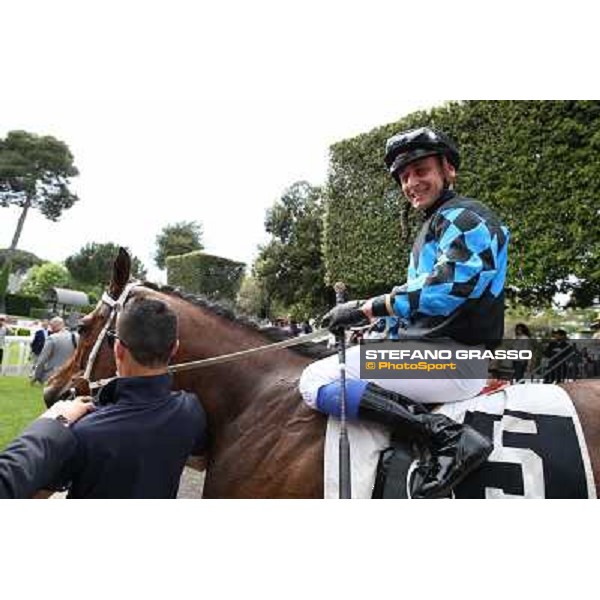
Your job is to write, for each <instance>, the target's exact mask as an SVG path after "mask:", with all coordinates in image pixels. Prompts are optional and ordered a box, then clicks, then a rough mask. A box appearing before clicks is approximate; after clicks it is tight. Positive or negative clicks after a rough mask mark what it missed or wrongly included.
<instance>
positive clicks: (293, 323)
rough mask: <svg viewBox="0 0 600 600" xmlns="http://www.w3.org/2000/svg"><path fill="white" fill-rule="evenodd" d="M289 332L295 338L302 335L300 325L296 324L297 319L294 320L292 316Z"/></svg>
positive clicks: (289, 319)
mask: <svg viewBox="0 0 600 600" xmlns="http://www.w3.org/2000/svg"><path fill="white" fill-rule="evenodd" d="M288 322H289V325H288V331H289V333H290V335H293V336H294V337H295V336H297V335H299V334H300V328H299V327H298V323H296V319H294V317H292V315H288Z"/></svg>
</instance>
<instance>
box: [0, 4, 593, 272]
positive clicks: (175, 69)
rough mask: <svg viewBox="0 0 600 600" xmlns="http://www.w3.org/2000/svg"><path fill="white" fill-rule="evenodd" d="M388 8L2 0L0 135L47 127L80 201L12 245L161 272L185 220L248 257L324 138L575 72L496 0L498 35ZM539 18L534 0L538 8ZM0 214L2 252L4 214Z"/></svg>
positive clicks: (316, 174)
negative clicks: (95, 248)
mask: <svg viewBox="0 0 600 600" xmlns="http://www.w3.org/2000/svg"><path fill="white" fill-rule="evenodd" d="M11 4H16V3H11ZM205 4H206V6H204V5H205ZM402 4H403V3H399V2H378V1H377V0H374V1H372V2H370V3H369V7H370V9H369V10H368V11H366V10H365V8H364V7H365V4H364V3H359V2H353V1H351V0H349V1H347V2H343V3H341V2H311V1H310V0H308V1H305V2H302V3H297V4H296V3H286V2H278V3H275V2H273V3H271V2H261V1H253V2H239V1H221V2H219V3H210V4H209V3H198V2H183V1H180V0H170V1H169V2H131V1H130V2H124V1H122V0H121V1H119V2H113V1H111V0H107V1H104V2H102V3H98V2H96V3H93V2H90V3H82V2H71V1H66V0H55V1H53V2H51V3H47V2H31V1H27V0H23V1H20V2H19V3H18V5H10V6H9V5H8V4H7V5H6V6H5V5H4V4H0V6H2V8H1V9H0V23H1V25H0V27H1V35H0V56H1V57H2V59H1V70H0V72H1V74H2V77H1V79H0V136H1V137H3V136H4V135H6V133H7V132H8V131H10V130H15V129H24V130H26V131H30V132H33V133H37V134H40V135H53V136H55V137H57V138H58V139H60V140H62V141H64V142H66V143H67V144H68V146H69V147H70V149H71V151H72V153H73V154H74V157H75V164H76V166H77V168H78V169H79V171H80V176H79V177H76V178H74V179H73V180H72V181H73V186H72V188H73V189H74V190H75V191H76V193H77V194H78V195H79V197H80V201H79V202H78V203H77V204H76V205H75V206H74V207H73V208H72V209H70V210H68V211H65V212H64V213H63V216H62V218H61V219H60V221H59V222H57V223H53V222H50V221H48V220H46V219H44V218H43V217H42V216H41V215H40V214H38V213H37V212H32V213H30V215H29V216H28V218H27V221H26V223H25V228H24V231H23V234H22V236H21V239H20V241H19V245H18V247H19V248H20V249H23V250H28V251H31V252H34V253H35V254H37V255H38V256H39V257H41V258H43V259H47V260H52V261H64V259H66V258H67V257H68V256H69V255H71V254H74V253H76V252H77V251H78V250H80V249H81V247H82V246H84V245H85V244H87V243H89V242H114V243H118V244H121V245H124V246H127V247H129V248H130V249H131V251H132V252H133V254H134V255H135V256H137V257H138V258H140V259H141V260H142V262H143V263H144V265H145V266H146V268H147V269H148V273H149V278H150V279H151V280H154V281H157V282H164V280H165V273H164V272H161V271H159V270H158V269H157V268H156V266H155V265H154V263H153V255H154V253H155V251H156V236H157V235H158V233H159V232H160V231H161V229H162V228H163V227H164V226H165V225H167V224H172V223H175V222H177V221H199V222H200V223H201V224H202V226H203V230H204V236H203V242H204V245H205V251H206V252H209V253H211V254H217V255H220V256H224V257H227V258H230V259H234V260H240V261H243V262H246V263H247V264H248V265H250V264H251V263H252V260H253V258H254V257H255V256H256V252H257V247H258V245H259V244H260V243H264V242H266V241H267V239H268V238H267V235H266V233H265V231H264V218H265V212H266V210H267V209H268V208H269V207H270V206H272V204H273V203H274V202H275V201H276V200H278V199H279V198H280V197H281V195H282V193H283V192H284V190H285V189H286V188H287V187H288V186H290V185H291V184H292V183H294V182H295V181H298V180H302V179H303V180H307V181H309V182H310V183H312V184H315V185H318V184H323V183H324V182H325V179H326V175H327V167H328V148H329V146H330V145H331V144H332V143H335V142H337V141H340V140H342V139H347V138H349V137H352V136H355V135H358V134H360V133H363V132H366V131H369V130H371V129H373V128H374V127H379V126H381V125H384V124H387V123H390V122H393V121H397V120H399V119H400V118H402V117H403V116H404V115H406V114H408V113H410V112H412V111H414V110H416V109H420V108H428V107H431V106H434V105H438V104H441V103H443V102H444V101H447V100H456V99H466V98H507V97H511V94H513V96H516V97H524V98H525V97H544V87H543V85H542V83H543V81H544V80H545V79H547V80H548V81H550V82H551V85H553V86H556V83H557V82H556V78H555V74H556V73H557V72H561V73H562V75H561V77H562V79H561V85H562V84H564V85H566V88H563V87H559V90H562V92H563V93H565V91H567V90H570V89H572V88H569V87H568V84H569V81H570V80H572V81H574V82H575V81H577V79H576V74H575V73H573V70H572V65H570V64H569V63H568V62H567V61H566V59H565V55H564V52H562V51H561V50H560V49H559V48H552V49H551V50H549V51H546V59H547V62H548V63H549V64H548V65H546V64H542V65H540V64H539V63H538V62H536V61H537V60H538V59H539V54H538V52H537V50H536V46H535V37H534V36H532V31H531V29H528V28H527V26H526V24H525V22H521V21H514V20H513V19H512V18H511V16H510V13H507V11H506V7H507V6H511V5H512V2H510V1H508V2H505V3H504V4H503V5H502V6H503V7H504V8H502V9H496V8H494V6H493V5H491V6H490V5H488V8H487V9H486V10H487V12H485V11H483V9H481V8H477V6H476V7H474V8H473V9H472V12H473V14H474V15H475V16H478V15H479V16H480V17H481V16H482V17H483V18H484V19H485V20H486V21H488V22H489V21H490V19H493V21H494V23H495V27H497V29H495V31H494V32H490V31H488V30H480V29H478V28H473V29H472V30H469V33H468V35H463V36H452V35H450V33H451V30H450V29H449V27H448V19H449V18H451V16H452V14H453V11H454V8H452V7H450V6H448V5H447V4H444V3H441V2H440V3H437V2H431V3H429V4H428V5H427V6H428V7H429V10H428V11H424V10H423V9H418V8H411V9H408V8H403V7H402ZM453 6H455V5H453ZM520 7H521V8H520V11H521V12H520V14H521V15H523V11H524V10H526V9H524V7H523V5H520ZM553 11H554V9H553V4H552V3H549V4H548V5H547V8H546V17H547V18H548V17H550V18H551V17H552V15H553V14H554V12H553ZM554 16H556V18H561V19H562V18H564V17H563V16H562V15H561V13H560V12H558V11H557V12H556V14H555V15H554ZM581 26H582V27H585V24H584V25H581ZM507 27H510V28H511V31H512V32H513V37H512V38H511V45H510V48H508V47H507V44H506V32H507ZM520 34H522V35H525V34H526V35H527V40H525V39H524V40H523V44H524V45H525V46H524V47H525V48H526V49H527V51H526V52H524V51H523V47H522V46H521V45H520V42H519V41H518V40H519V35H520ZM496 38H497V41H498V47H497V48H494V47H493V42H494V40H495V39H496ZM582 39H583V38H582ZM490 41H491V42H492V44H491V46H492V48H491V49H486V50H485V52H483V51H482V50H481V48H482V47H483V43H484V42H485V43H486V44H487V43H489V42H490ZM527 44H529V45H527ZM532 44H533V45H532ZM511 52H516V53H518V52H521V54H519V55H518V61H516V62H511V58H512V55H511ZM515 65H516V66H515ZM567 66H569V69H566V68H564V67H567ZM534 68H535V70H534ZM561 69H562V70H561ZM533 73H535V79H536V80H537V83H534V82H533V81H532V79H534V78H532V74H533ZM515 85H516V87H515ZM533 85H535V87H533ZM540 86H541V88H540ZM550 89H551V90H552V91H554V87H551V88H550ZM531 91H535V92H537V93H535V94H532V93H530V92H531ZM540 91H541V95H540ZM515 92H516V93H515ZM551 96H553V94H551ZM565 97H569V94H568V92H567V95H566V96H565ZM0 216H1V221H0V222H1V223H2V227H0V247H7V246H8V245H9V244H10V241H11V239H12V235H13V232H14V229H15V227H16V223H17V219H18V211H17V209H13V208H11V209H7V208H3V209H1V211H0Z"/></svg>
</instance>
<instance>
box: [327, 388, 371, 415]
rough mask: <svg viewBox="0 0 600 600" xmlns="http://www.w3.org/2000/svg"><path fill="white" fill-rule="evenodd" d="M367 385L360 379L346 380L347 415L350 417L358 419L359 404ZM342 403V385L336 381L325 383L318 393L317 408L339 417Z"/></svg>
mask: <svg viewBox="0 0 600 600" xmlns="http://www.w3.org/2000/svg"><path fill="white" fill-rule="evenodd" d="M366 387H367V382H366V381H361V380H360V379H348V380H346V415H347V416H348V418H349V419H358V406H359V404H360V399H361V397H362V395H363V392H364V391H365V388H366ZM341 405H342V385H341V383H340V382H339V381H334V382H332V383H328V384H327V385H323V386H321V387H320V388H319V391H318V393H317V408H318V409H319V410H320V411H321V412H324V413H326V414H328V415H332V416H334V417H339V416H340V412H341Z"/></svg>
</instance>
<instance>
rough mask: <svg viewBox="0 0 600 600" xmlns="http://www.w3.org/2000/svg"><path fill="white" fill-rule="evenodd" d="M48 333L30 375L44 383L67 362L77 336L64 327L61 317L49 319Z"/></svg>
mask: <svg viewBox="0 0 600 600" xmlns="http://www.w3.org/2000/svg"><path fill="white" fill-rule="evenodd" d="M50 334H51V335H50V336H49V337H48V339H47V340H46V343H45V344H44V348H43V350H42V353H41V354H40V356H39V359H38V361H37V364H36V365H35V369H34V371H33V375H32V377H31V379H32V381H34V382H35V381H38V382H40V383H46V381H48V378H49V377H50V375H52V373H54V371H56V370H57V369H58V368H59V367H61V366H62V365H63V364H64V363H65V362H67V360H69V358H71V355H72V354H73V352H75V348H77V343H78V341H79V337H78V335H77V334H76V333H74V332H71V331H69V330H68V329H66V328H65V322H64V321H63V319H62V317H54V318H53V319H50ZM48 408H50V407H48Z"/></svg>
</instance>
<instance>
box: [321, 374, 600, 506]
mask: <svg viewBox="0 0 600 600" xmlns="http://www.w3.org/2000/svg"><path fill="white" fill-rule="evenodd" d="M438 411H439V412H441V413H443V414H445V415H447V416H448V417H450V418H451V419H454V420H455V421H459V422H461V423H464V422H467V423H469V424H470V425H471V426H473V427H475V428H476V429H478V430H479V431H480V432H481V433H483V434H484V435H487V436H488V437H489V438H490V439H493V441H494V450H493V452H492V454H491V455H490V457H489V459H488V461H487V462H486V463H485V464H484V465H483V466H482V467H481V468H480V469H479V470H477V471H476V472H475V473H473V474H471V475H470V476H469V477H468V478H467V479H466V480H465V481H464V482H462V483H461V484H459V485H458V486H457V488H456V490H455V497H457V498H596V488H595V485H594V478H593V474H592V468H591V463H590V459H589V455H588V450H587V446H586V444H585V439H584V437H583V431H582V429H581V424H580V422H579V418H578V416H577V413H576V412H575V407H574V406H573V403H572V401H571V399H570V397H569V396H568V394H567V393H566V392H565V391H564V390H563V389H562V388H560V387H558V386H555V385H544V384H525V385H515V386H508V387H506V388H503V389H502V390H501V391H498V392H496V393H493V394H491V395H482V396H476V397H475V398H471V399H469V400H463V401H461V402H454V403H449V404H444V405H442V406H441V407H440V408H439V409H438ZM339 430H340V427H339V421H338V420H337V419H335V418H330V419H329V420H328V424H327V433H326V437H325V460H324V483H325V486H324V496H325V498H339V486H338V464H339V462H338V459H339V450H338V447H339V446H338V444H339ZM348 439H349V442H350V456H351V467H350V473H351V483H352V498H371V494H372V492H373V486H374V483H375V475H376V473H375V470H376V466H377V461H378V459H379V454H380V452H381V451H382V450H383V449H384V448H387V447H388V446H389V445H390V435H389V431H387V430H386V428H384V427H383V426H381V425H377V424H372V423H367V422H356V421H353V422H351V423H350V422H349V423H348Z"/></svg>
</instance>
